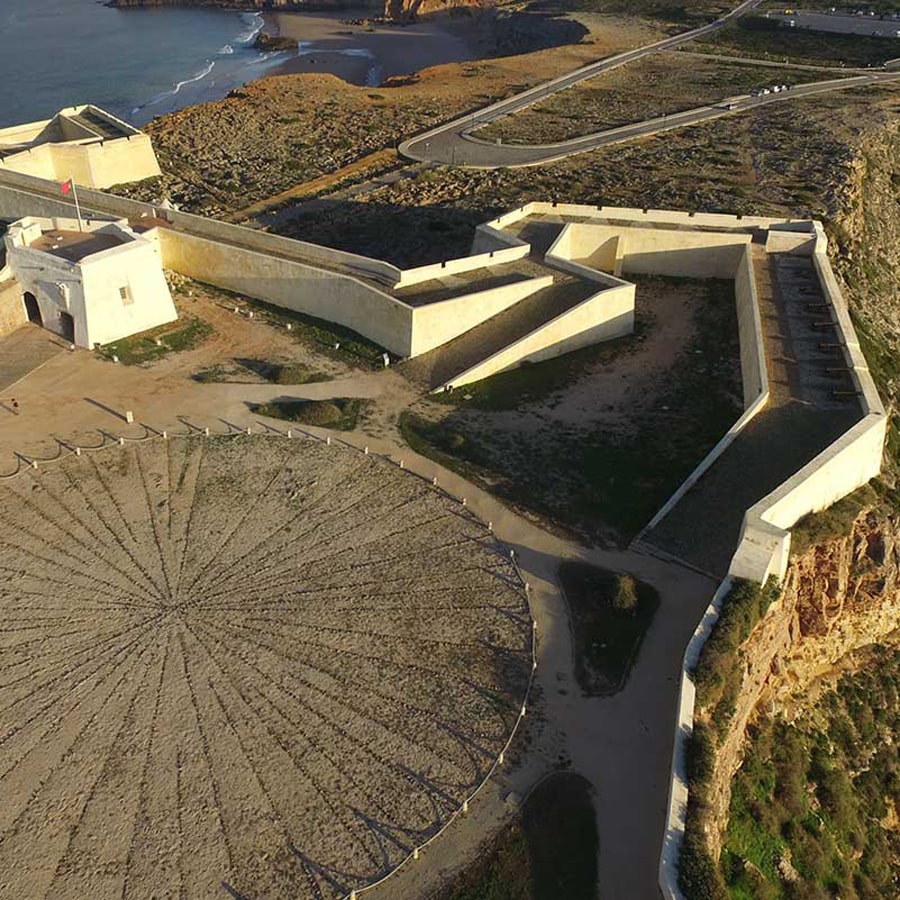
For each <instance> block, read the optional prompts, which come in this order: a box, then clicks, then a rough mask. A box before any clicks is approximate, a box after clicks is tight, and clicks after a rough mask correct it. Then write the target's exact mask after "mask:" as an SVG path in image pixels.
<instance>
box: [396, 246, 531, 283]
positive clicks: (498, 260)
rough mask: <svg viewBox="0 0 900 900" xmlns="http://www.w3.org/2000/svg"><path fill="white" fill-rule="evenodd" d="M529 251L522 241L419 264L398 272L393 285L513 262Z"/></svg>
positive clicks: (420, 281) (523, 256) (417, 281)
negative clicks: (436, 261) (517, 243)
mask: <svg viewBox="0 0 900 900" xmlns="http://www.w3.org/2000/svg"><path fill="white" fill-rule="evenodd" d="M530 252H531V247H530V245H529V244H526V243H524V242H523V243H522V244H521V246H518V247H505V248H503V249H500V250H487V251H485V252H481V253H478V254H476V255H474V256H463V257H460V258H458V259H448V260H444V262H439V263H434V264H432V265H429V266H419V267H418V268H415V269H404V270H403V271H402V272H401V273H400V280H399V281H398V282H397V284H396V285H394V287H398V288H401V287H409V286H410V285H414V284H421V283H422V282H423V281H431V280H432V279H434V278H442V277H443V276H445V275H456V274H461V273H463V272H472V271H474V270H475V269H483V268H486V267H487V266H501V265H503V264H504V263H509V262H515V261H516V260H519V259H524V258H525V257H526V256H528V254H529V253H530Z"/></svg>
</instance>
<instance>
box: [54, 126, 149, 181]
mask: <svg viewBox="0 0 900 900" xmlns="http://www.w3.org/2000/svg"><path fill="white" fill-rule="evenodd" d="M63 149H65V148H62V147H53V151H52V152H53V155H54V157H55V156H56V154H57V153H58V152H59V151H60V150H63ZM77 149H80V150H82V151H83V152H84V153H85V155H86V156H87V163H88V166H89V167H90V170H91V174H92V179H91V182H90V184H91V186H92V187H94V188H98V189H100V190H102V189H104V188H108V187H112V186H113V185H116V184H125V183H127V182H130V181H142V180H143V179H145V178H154V177H156V176H158V175H159V174H160V170H159V163H158V162H157V161H156V154H155V153H154V152H153V145H152V143H151V142H150V138H149V137H148V136H147V135H146V134H137V135H133V136H131V137H125V138H119V139H117V140H114V141H101V142H99V143H94V144H88V145H85V146H83V147H80V148H77ZM56 170H57V172H58V173H62V175H63V176H64V177H61V178H60V179H59V180H65V178H66V177H68V175H67V174H66V170H64V169H61V168H60V164H59V163H58V162H57V163H56ZM75 181H76V183H79V182H78V178H77V177H76V178H75Z"/></svg>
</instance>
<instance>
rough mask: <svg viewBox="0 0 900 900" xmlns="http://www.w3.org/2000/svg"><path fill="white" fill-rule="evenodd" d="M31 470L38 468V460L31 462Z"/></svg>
mask: <svg viewBox="0 0 900 900" xmlns="http://www.w3.org/2000/svg"><path fill="white" fill-rule="evenodd" d="M31 468H32V469H36V468H37V460H36V459H33V460H32V461H31Z"/></svg>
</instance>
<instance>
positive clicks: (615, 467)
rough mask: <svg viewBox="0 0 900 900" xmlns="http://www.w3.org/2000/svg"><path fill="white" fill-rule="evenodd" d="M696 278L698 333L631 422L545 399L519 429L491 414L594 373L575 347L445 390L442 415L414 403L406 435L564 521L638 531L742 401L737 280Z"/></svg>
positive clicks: (673, 282) (662, 287)
mask: <svg viewBox="0 0 900 900" xmlns="http://www.w3.org/2000/svg"><path fill="white" fill-rule="evenodd" d="M684 282H685V279H662V278H656V277H654V278H646V279H640V280H639V288H638V289H639V290H641V285H646V286H647V288H648V289H650V290H653V291H657V292H660V293H661V294H662V293H665V295H666V296H668V292H669V291H670V290H672V291H677V290H678V288H679V286H681V287H682V288H683V287H684ZM691 288H692V289H696V290H698V291H703V292H704V293H703V302H702V303H700V304H697V305H696V307H695V318H694V326H695V332H694V335H693V337H692V338H691V340H690V341H689V342H688V343H687V345H686V346H685V347H684V348H683V350H682V353H681V354H680V356H679V357H678V359H677V360H676V362H675V363H674V365H673V366H672V367H671V368H670V369H669V370H668V371H667V372H666V373H665V375H664V376H662V375H661V376H660V378H659V380H658V381H657V382H656V384H655V385H654V386H653V388H652V390H653V402H652V404H648V405H647V406H646V407H645V408H643V409H642V410H639V411H636V412H634V413H632V416H633V418H632V419H631V420H630V421H629V422H628V423H627V427H617V428H610V427H609V426H608V425H606V424H604V423H598V424H593V425H587V426H583V425H579V424H577V423H559V422H554V421H553V419H552V411H551V412H550V413H549V414H548V412H547V411H546V410H544V409H540V410H537V412H538V413H539V414H540V417H541V419H542V420H543V421H544V422H545V423H546V424H542V425H540V426H539V427H537V428H535V427H529V428H527V429H522V430H514V429H515V424H513V425H511V424H510V418H509V417H506V416H502V415H497V416H496V417H494V416H493V415H492V412H493V411H495V410H496V411H501V410H503V409H505V408H510V407H512V406H516V407H517V408H518V409H519V410H520V411H521V412H523V413H530V412H532V411H534V410H533V407H531V406H530V404H532V403H543V402H544V401H545V400H546V399H547V396H548V395H549V394H550V393H554V392H555V393H559V394H561V395H562V397H561V399H564V394H563V393H562V392H563V391H564V388H565V384H566V383H567V382H568V381H569V380H570V379H572V378H574V377H575V376H577V375H584V374H585V372H584V369H585V367H584V360H585V359H588V358H590V357H587V356H577V355H576V354H571V355H570V358H569V359H568V360H566V359H564V358H562V357H561V358H559V359H557V360H548V361H546V362H541V363H536V364H534V365H532V366H529V367H527V369H526V370H516V371H513V372H509V373H503V374H502V375H499V376H494V377H493V378H491V379H486V380H485V381H484V382H481V383H479V384H477V385H471V386H469V385H467V386H466V387H463V388H459V389H457V391H454V392H453V394H454V395H456V397H455V398H454V396H453V395H451V397H450V398H443V399H444V402H446V403H451V404H453V405H454V406H455V407H456V408H455V409H454V410H453V411H451V412H449V413H448V414H445V415H443V416H442V417H440V418H437V417H431V416H429V417H428V418H426V417H425V416H423V415H419V414H413V413H408V414H407V415H405V416H404V417H403V418H402V419H401V422H400V426H401V432H402V434H403V437H404V440H405V441H406V442H407V444H409V446H410V447H411V448H412V449H413V450H415V451H416V452H417V453H420V454H422V455H424V456H428V457H431V458H432V459H435V460H436V461H438V462H440V463H441V464H442V465H444V466H446V467H447V468H450V469H453V470H454V471H457V472H459V473H460V474H462V475H464V476H465V477H466V478H469V479H470V480H473V481H475V482H476V483H477V484H478V485H479V486H480V487H482V488H483V489H485V490H487V491H490V492H491V493H493V494H494V495H495V496H497V497H500V498H501V499H505V500H508V501H510V502H512V503H514V504H516V505H517V506H519V507H521V508H523V509H526V510H530V511H533V512H535V513H538V514H539V515H541V516H543V517H544V518H546V519H548V520H550V521H552V522H553V523H556V524H557V525H560V526H562V527H563V528H565V529H568V530H573V531H577V532H578V533H580V534H581V535H583V536H585V537H587V538H589V539H591V540H599V541H607V542H609V541H619V542H622V541H625V540H628V539H630V537H631V536H633V535H634V534H636V533H637V532H638V531H639V530H640V529H641V527H642V526H643V525H644V524H646V522H647V521H648V520H649V519H650V517H651V516H652V515H653V513H654V512H655V511H656V510H657V509H659V507H660V506H661V505H662V504H663V503H664V502H665V500H666V499H667V498H668V497H669V496H671V494H672V492H673V491H674V490H675V489H676V488H677V487H678V485H679V484H680V483H681V482H682V481H683V480H684V479H685V478H686V477H687V475H688V474H689V473H690V471H691V470H692V469H693V468H694V466H696V465H697V463H698V462H699V461H700V460H701V459H702V458H703V456H704V454H705V453H707V452H708V451H709V449H710V448H711V447H712V446H713V445H714V444H715V443H716V441H718V440H719V439H720V438H721V436H722V435H723V434H724V433H725V432H726V431H727V430H728V428H729V427H730V426H731V425H732V424H733V423H734V421H735V420H736V419H737V418H738V416H739V415H740V411H741V404H740V400H739V397H740V383H739V374H738V373H739V367H738V364H737V359H738V354H739V351H738V334H737V322H736V316H735V305H734V287H733V283H732V282H728V281H715V280H708V281H702V282H694V283H693V284H692V285H691ZM651 327H652V326H651ZM623 346H624V345H623ZM598 352H600V351H598ZM609 352H610V353H612V354H613V355H615V354H616V352H617V350H616V348H612V349H611V350H610V351H609ZM613 364H614V363H613ZM579 369H580V371H579ZM545 373H549V374H548V377H546V378H545ZM466 394H469V395H470V396H471V397H472V400H470V401H465V400H464V397H465V396H466ZM470 407H474V408H470ZM477 407H480V409H478V408H477ZM434 409H436V410H438V411H439V409H440V408H439V407H437V406H435V407H434ZM438 415H439V413H438Z"/></svg>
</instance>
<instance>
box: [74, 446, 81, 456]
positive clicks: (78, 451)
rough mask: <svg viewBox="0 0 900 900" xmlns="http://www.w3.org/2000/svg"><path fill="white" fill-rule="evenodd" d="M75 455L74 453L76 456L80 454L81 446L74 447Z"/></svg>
mask: <svg viewBox="0 0 900 900" xmlns="http://www.w3.org/2000/svg"><path fill="white" fill-rule="evenodd" d="M75 455H76V456H81V447H76V448H75Z"/></svg>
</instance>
